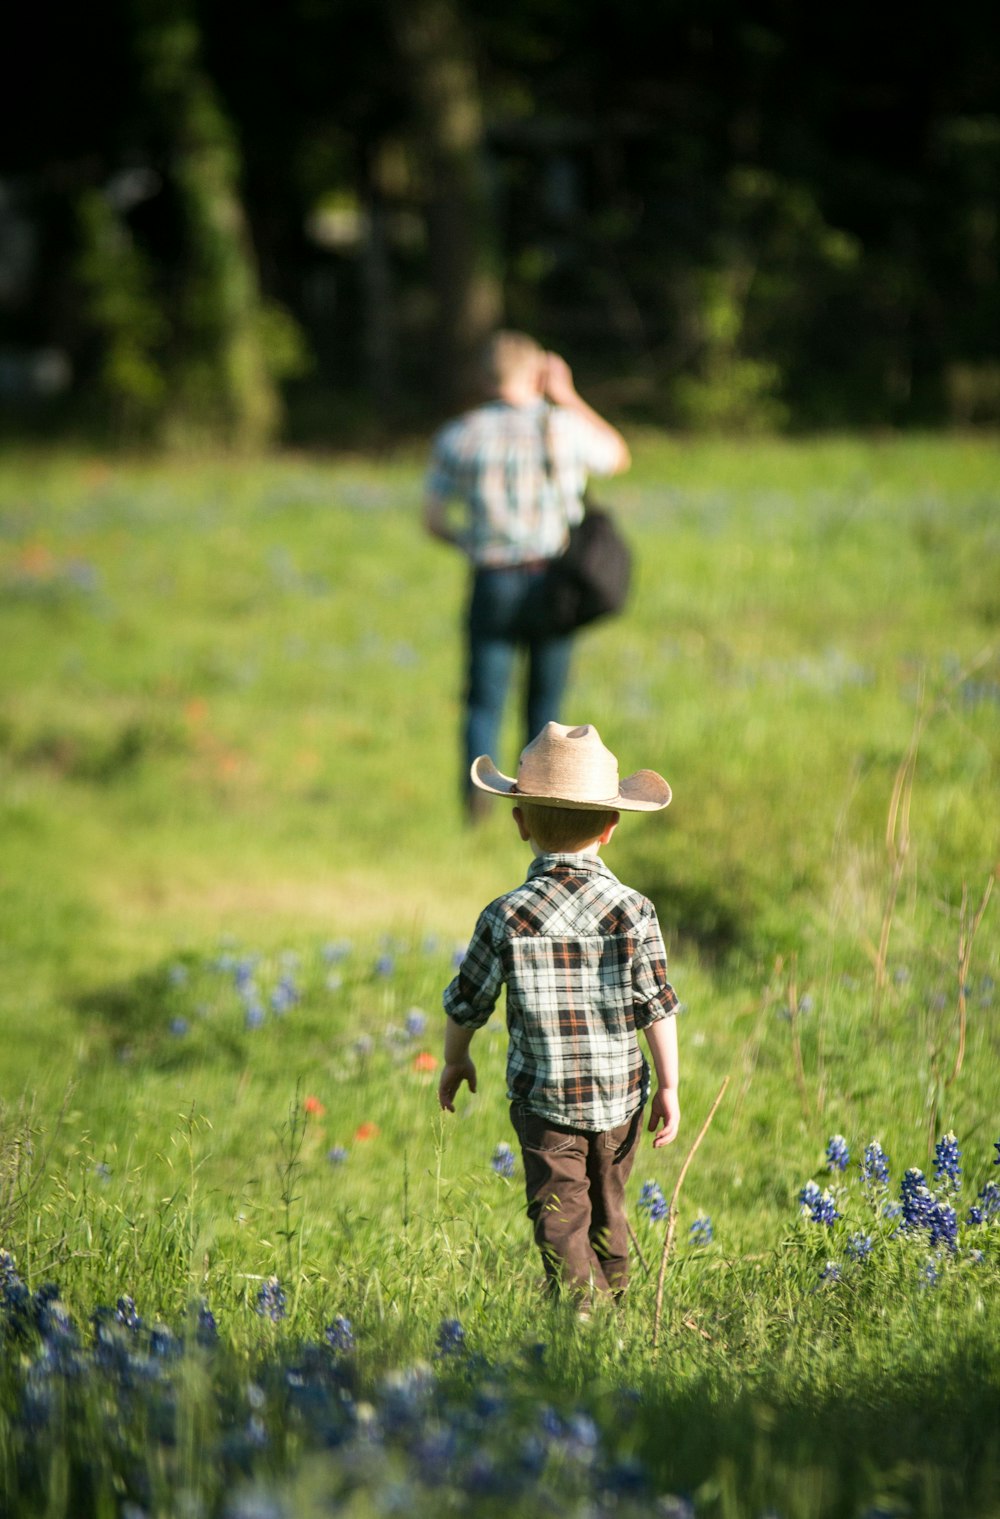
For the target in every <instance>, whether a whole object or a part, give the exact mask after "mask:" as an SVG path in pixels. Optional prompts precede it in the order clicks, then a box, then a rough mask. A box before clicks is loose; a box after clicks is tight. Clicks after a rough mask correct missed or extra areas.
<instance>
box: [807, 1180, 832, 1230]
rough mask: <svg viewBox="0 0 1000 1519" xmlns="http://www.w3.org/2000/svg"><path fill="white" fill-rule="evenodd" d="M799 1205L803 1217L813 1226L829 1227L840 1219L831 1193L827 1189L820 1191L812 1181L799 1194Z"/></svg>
mask: <svg viewBox="0 0 1000 1519" xmlns="http://www.w3.org/2000/svg"><path fill="white" fill-rule="evenodd" d="M799 1203H800V1205H801V1208H802V1213H803V1216H804V1217H806V1218H809V1219H811V1220H812V1222H813V1223H814V1224H826V1225H830V1224H833V1223H835V1222H836V1220H837V1219H838V1218H840V1214H839V1213H838V1211H837V1203H836V1199H835V1198H834V1195H833V1193H832V1192H831V1191H830V1190H829V1188H827V1189H826V1190H825V1191H820V1189H819V1187H818V1186H817V1185H816V1183H815V1182H814V1181H807V1182H806V1184H805V1186H804V1187H803V1188H802V1190H801V1191H800V1192H799Z"/></svg>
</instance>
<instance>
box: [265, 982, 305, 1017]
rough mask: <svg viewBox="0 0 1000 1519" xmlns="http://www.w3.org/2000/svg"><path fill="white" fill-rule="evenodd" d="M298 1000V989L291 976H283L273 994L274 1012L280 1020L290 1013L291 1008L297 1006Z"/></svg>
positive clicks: (272, 1007) (272, 1006)
mask: <svg viewBox="0 0 1000 1519" xmlns="http://www.w3.org/2000/svg"><path fill="white" fill-rule="evenodd" d="M298 1000H299V991H298V987H297V986H296V985H295V982H294V981H293V980H292V977H291V976H290V975H285V976H282V978H281V980H280V981H279V982H278V984H277V986H276V987H275V988H274V990H273V991H272V993H271V1009H272V1011H273V1012H275V1013H276V1014H277V1015H278V1017H279V1018H281V1017H283V1016H284V1014H285V1013H287V1012H288V1009H289V1008H290V1007H294V1006H295V1004H296V1002H298Z"/></svg>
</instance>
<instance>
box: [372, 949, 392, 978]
mask: <svg viewBox="0 0 1000 1519" xmlns="http://www.w3.org/2000/svg"><path fill="white" fill-rule="evenodd" d="M395 969H396V962H395V960H394V959H393V957H392V955H389V954H385V955H379V957H378V959H377V960H376V961H375V974H376V976H391V975H392V973H393V971H394V970H395Z"/></svg>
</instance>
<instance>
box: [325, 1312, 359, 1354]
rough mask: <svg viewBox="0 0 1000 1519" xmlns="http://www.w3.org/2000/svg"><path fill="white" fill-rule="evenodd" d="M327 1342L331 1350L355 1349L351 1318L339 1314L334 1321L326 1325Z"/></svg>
mask: <svg viewBox="0 0 1000 1519" xmlns="http://www.w3.org/2000/svg"><path fill="white" fill-rule="evenodd" d="M326 1342H327V1344H328V1345H329V1346H330V1348H331V1350H353V1349H354V1330H353V1329H352V1327H351V1321H350V1319H345V1318H344V1317H343V1316H342V1315H341V1314H338V1315H337V1317H336V1318H335V1319H334V1321H333V1323H332V1324H328V1325H327V1326H326Z"/></svg>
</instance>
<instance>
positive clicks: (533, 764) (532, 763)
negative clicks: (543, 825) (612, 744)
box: [517, 722, 619, 806]
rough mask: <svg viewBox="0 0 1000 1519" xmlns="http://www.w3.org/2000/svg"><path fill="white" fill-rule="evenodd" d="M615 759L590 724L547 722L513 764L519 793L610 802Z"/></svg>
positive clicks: (615, 792)
mask: <svg viewBox="0 0 1000 1519" xmlns="http://www.w3.org/2000/svg"><path fill="white" fill-rule="evenodd" d="M618 784H619V782H618V761H617V760H616V759H615V756H614V755H613V754H612V753H611V750H610V749H606V748H605V746H604V744H603V743H602V742H601V736H600V734H599V733H598V731H597V729H596V728H595V727H594V725H593V724H592V723H585V724H583V725H582V726H581V727H576V728H569V727H565V726H564V725H563V724H562V723H556V722H548V723H546V724H545V727H544V728H543V729H542V730H541V732H540V733H538V734H537V735H536V736H535V737H534V738H533V739H532V740H531V743H530V744H528V745H527V747H526V748H525V749H524V750H523V751H522V753H521V758H520V761H519V762H518V767H517V790H518V793H519V794H520V795H521V796H537V797H540V798H544V797H547V796H550V797H561V798H564V799H565V800H566V801H568V802H591V803H593V802H603V801H607V802H608V804H609V806H611V805H614V799H615V798H616V797H617V796H618Z"/></svg>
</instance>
